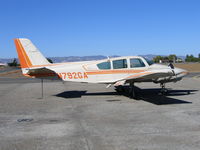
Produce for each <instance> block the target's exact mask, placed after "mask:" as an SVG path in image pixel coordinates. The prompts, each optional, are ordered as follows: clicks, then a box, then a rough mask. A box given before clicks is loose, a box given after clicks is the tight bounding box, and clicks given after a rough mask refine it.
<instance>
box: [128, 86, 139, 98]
mask: <svg viewBox="0 0 200 150" xmlns="http://www.w3.org/2000/svg"><path fill="white" fill-rule="evenodd" d="M129 96H130V98H134V99H136V98H137V96H136V93H135V86H134V83H133V82H131V83H130V89H129Z"/></svg>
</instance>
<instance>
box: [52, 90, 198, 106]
mask: <svg viewBox="0 0 200 150" xmlns="http://www.w3.org/2000/svg"><path fill="white" fill-rule="evenodd" d="M135 90H136V93H137V100H143V101H146V102H149V103H152V104H155V105H168V104H191V103H192V102H189V101H184V100H179V99H176V98H171V97H168V96H175V97H177V96H183V95H188V94H194V92H196V91H198V90H168V93H167V94H166V95H160V94H159V93H160V89H159V88H158V89H140V88H138V87H135ZM125 91H126V92H123V93H120V95H123V96H126V97H129V94H128V92H127V90H125ZM105 95H119V94H118V93H117V92H97V93H87V91H86V90H85V91H65V92H62V93H59V94H57V95H54V96H57V97H62V98H81V97H82V96H105Z"/></svg>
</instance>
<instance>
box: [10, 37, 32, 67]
mask: <svg viewBox="0 0 200 150" xmlns="http://www.w3.org/2000/svg"><path fill="white" fill-rule="evenodd" d="M14 42H15V46H16V49H17V54H18V58H19V61H20V65H21V68H29V67H32V66H33V65H32V63H31V61H30V59H29V57H28V56H27V54H26V52H25V50H24V48H23V46H22V44H21V42H20V40H19V39H14Z"/></svg>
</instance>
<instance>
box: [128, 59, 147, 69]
mask: <svg viewBox="0 0 200 150" xmlns="http://www.w3.org/2000/svg"><path fill="white" fill-rule="evenodd" d="M130 67H131V68H136V67H145V64H144V63H143V61H142V60H141V59H138V58H132V59H130Z"/></svg>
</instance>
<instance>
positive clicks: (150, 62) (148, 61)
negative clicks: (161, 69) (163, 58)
mask: <svg viewBox="0 0 200 150" xmlns="http://www.w3.org/2000/svg"><path fill="white" fill-rule="evenodd" d="M144 59H145V60H146V62H147V63H148V64H149V66H151V65H153V64H154V62H153V61H152V60H149V59H147V58H144Z"/></svg>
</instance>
